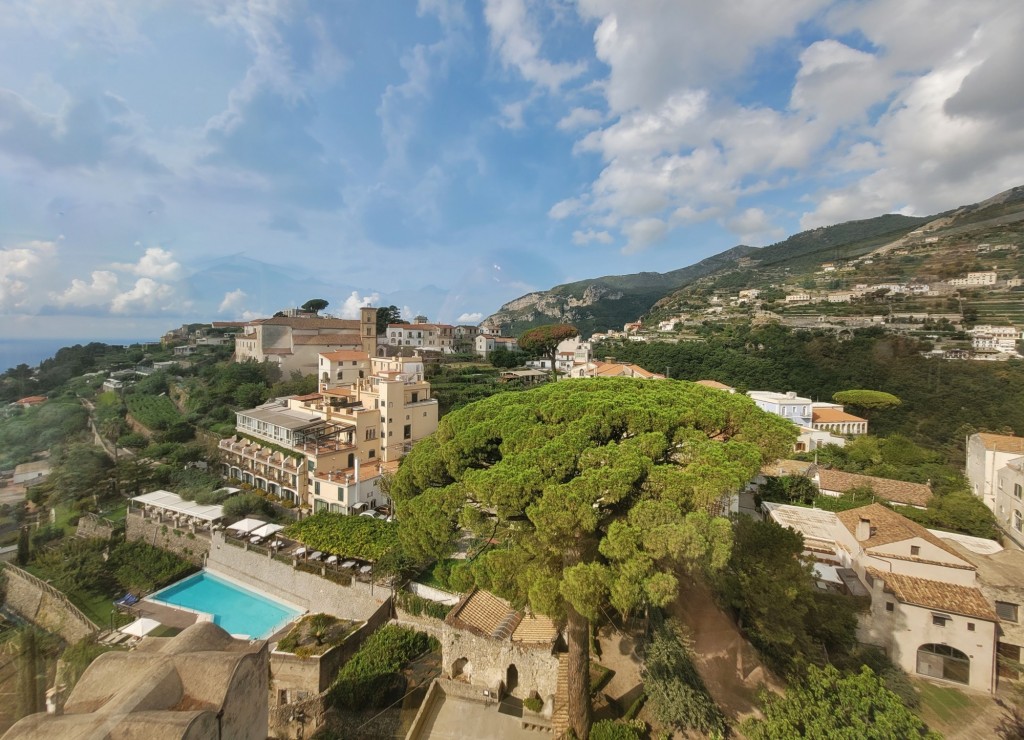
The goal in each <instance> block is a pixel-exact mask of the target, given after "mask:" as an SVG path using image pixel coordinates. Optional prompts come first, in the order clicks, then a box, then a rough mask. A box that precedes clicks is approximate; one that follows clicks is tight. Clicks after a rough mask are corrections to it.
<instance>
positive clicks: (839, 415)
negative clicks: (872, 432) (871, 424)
mask: <svg viewBox="0 0 1024 740" xmlns="http://www.w3.org/2000/svg"><path fill="white" fill-rule="evenodd" d="M811 426H812V427H814V428H815V429H827V430H828V431H830V432H836V433H837V434H843V435H850V436H856V435H860V434H867V433H868V420H867V419H862V418H860V417H859V416H854V415H853V414H848V413H847V412H846V411H844V410H843V406H842V404H838V403H820V402H815V403H812V404H811Z"/></svg>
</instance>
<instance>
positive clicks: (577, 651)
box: [565, 603, 590, 740]
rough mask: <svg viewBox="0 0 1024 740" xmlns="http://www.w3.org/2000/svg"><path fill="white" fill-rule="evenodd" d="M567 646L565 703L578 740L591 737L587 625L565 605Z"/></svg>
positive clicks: (577, 613)
mask: <svg viewBox="0 0 1024 740" xmlns="http://www.w3.org/2000/svg"><path fill="white" fill-rule="evenodd" d="M566 610H567V614H568V623H567V625H566V630H565V631H566V636H567V638H568V642H569V665H568V666H567V667H568V676H567V684H568V691H569V696H568V701H569V727H570V728H572V730H573V732H575V733H576V737H578V738H580V740H586V739H587V737H589V735H590V623H589V622H588V621H587V619H586V617H584V616H583V615H582V614H580V613H579V612H577V611H576V610H575V609H574V608H573V606H572V604H569V603H566Z"/></svg>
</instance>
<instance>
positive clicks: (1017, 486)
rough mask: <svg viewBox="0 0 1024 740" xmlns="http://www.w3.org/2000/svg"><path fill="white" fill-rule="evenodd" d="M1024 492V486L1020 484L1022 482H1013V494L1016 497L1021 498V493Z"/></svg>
mask: <svg viewBox="0 0 1024 740" xmlns="http://www.w3.org/2000/svg"><path fill="white" fill-rule="evenodd" d="M1022 492H1024V486H1021V484H1020V483H1014V484H1013V495H1014V496H1015V497H1016V498H1020V497H1021V494H1022Z"/></svg>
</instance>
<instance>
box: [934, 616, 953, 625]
mask: <svg viewBox="0 0 1024 740" xmlns="http://www.w3.org/2000/svg"><path fill="white" fill-rule="evenodd" d="M948 621H949V617H944V616H942V615H941V614H932V624H933V625H935V626H936V627H945V626H946V622H948Z"/></svg>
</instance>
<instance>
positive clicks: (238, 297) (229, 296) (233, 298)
mask: <svg viewBox="0 0 1024 740" xmlns="http://www.w3.org/2000/svg"><path fill="white" fill-rule="evenodd" d="M246 298H248V294H246V292H245V291H244V290H242V289H241V288H237V289H235V290H231V291H228V292H227V293H225V294H224V300H222V301H221V302H220V306H219V307H218V308H217V313H228V312H229V311H237V310H238V309H240V308H241V307H242V305H243V302H244V301H245V299H246Z"/></svg>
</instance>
